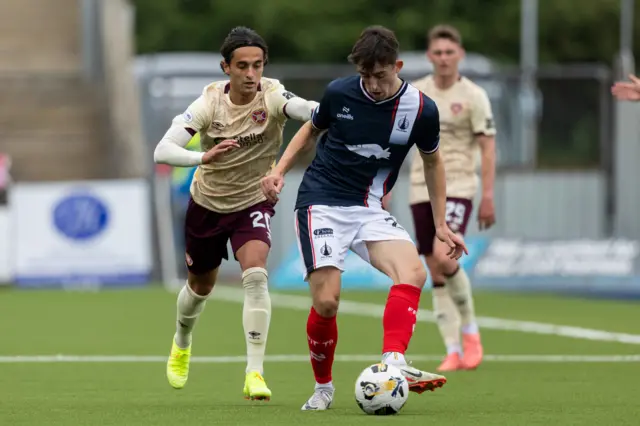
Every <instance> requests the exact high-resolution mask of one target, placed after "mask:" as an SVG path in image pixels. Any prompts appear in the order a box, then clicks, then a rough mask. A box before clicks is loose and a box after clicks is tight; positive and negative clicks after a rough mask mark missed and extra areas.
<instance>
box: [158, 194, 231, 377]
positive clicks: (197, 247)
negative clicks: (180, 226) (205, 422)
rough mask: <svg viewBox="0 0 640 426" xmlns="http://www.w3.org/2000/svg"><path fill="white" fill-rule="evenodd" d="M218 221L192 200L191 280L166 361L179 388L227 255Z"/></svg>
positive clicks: (188, 227) (188, 224) (188, 226)
mask: <svg viewBox="0 0 640 426" xmlns="http://www.w3.org/2000/svg"><path fill="white" fill-rule="evenodd" d="M219 220H220V217H219V215H217V214H216V213H214V212H211V211H209V210H207V209H205V208H204V207H201V206H199V205H197V204H195V203H194V202H193V201H191V200H190V202H189V207H188V209H187V214H186V218H185V246H186V264H187V268H188V277H187V283H186V284H185V286H184V287H183V288H182V289H181V290H180V293H179V294H178V300H177V319H176V333H175V335H174V338H173V343H172V347H171V354H170V356H169V360H168V362H167V379H168V380H169V384H170V385H171V386H172V387H174V388H176V389H181V388H183V387H184V385H185V384H186V382H187V379H188V377H189V363H190V359H191V340H192V332H193V329H194V327H195V325H196V322H197V319H198V317H199V316H200V314H201V313H202V311H203V310H204V307H205V305H206V301H207V299H208V297H209V295H210V294H211V291H212V290H213V286H214V285H215V282H216V277H217V274H218V267H219V266H220V264H221V263H222V259H223V258H226V256H227V251H226V250H227V249H226V241H227V237H226V235H224V234H223V233H222V231H221V229H220V228H218V222H219Z"/></svg>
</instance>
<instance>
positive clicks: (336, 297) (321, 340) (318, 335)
mask: <svg viewBox="0 0 640 426" xmlns="http://www.w3.org/2000/svg"><path fill="white" fill-rule="evenodd" d="M346 210H347V209H344V208H339V207H326V206H313V207H309V208H304V209H300V210H298V211H296V232H297V236H298V248H299V249H300V254H301V258H302V261H303V264H304V269H305V274H304V276H305V280H307V281H308V282H309V289H310V291H311V297H312V307H311V310H310V312H309V317H308V318H307V343H308V345H309V355H310V359H311V366H312V368H313V375H314V377H315V381H316V385H315V389H314V393H313V395H312V396H311V397H310V398H309V400H308V401H307V402H306V403H305V404H304V405H303V406H302V410H316V411H317V410H326V409H328V408H329V407H330V406H331V403H332V401H333V394H334V387H333V381H332V380H333V377H332V368H333V359H334V354H335V351H336V345H337V343H338V325H337V322H336V316H337V313H338V304H339V301H340V286H341V283H340V274H341V272H342V271H343V269H344V258H345V256H346V254H347V251H348V247H349V244H350V242H351V241H352V240H353V237H354V236H355V233H356V232H357V226H358V225H357V223H355V222H354V221H353V220H352V217H349V216H348V215H347V214H345V211H346Z"/></svg>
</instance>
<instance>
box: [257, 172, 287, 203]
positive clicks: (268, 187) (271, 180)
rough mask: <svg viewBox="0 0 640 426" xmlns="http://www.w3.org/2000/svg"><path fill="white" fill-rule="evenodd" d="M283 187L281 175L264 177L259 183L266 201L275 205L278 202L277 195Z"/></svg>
mask: <svg viewBox="0 0 640 426" xmlns="http://www.w3.org/2000/svg"><path fill="white" fill-rule="evenodd" d="M283 187H284V176H282V175H281V174H277V173H274V174H270V175H268V176H265V177H263V178H262V180H261V181H260V189H262V192H263V193H264V195H265V197H267V200H269V201H270V202H272V203H273V204H276V203H277V202H278V194H280V191H282V188H283Z"/></svg>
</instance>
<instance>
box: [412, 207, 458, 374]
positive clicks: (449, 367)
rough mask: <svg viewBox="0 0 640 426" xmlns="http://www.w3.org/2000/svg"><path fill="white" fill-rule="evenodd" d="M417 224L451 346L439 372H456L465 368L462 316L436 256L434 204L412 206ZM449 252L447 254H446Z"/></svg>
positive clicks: (437, 314)
mask: <svg viewBox="0 0 640 426" xmlns="http://www.w3.org/2000/svg"><path fill="white" fill-rule="evenodd" d="M411 213H412V216H413V223H414V226H415V234H416V241H417V246H418V253H420V254H422V255H424V257H425V260H426V263H427V267H428V268H429V273H430V274H431V281H432V286H433V287H432V291H431V297H432V300H433V312H434V315H435V318H436V324H437V325H438V330H439V331H440V335H441V336H442V340H443V341H444V344H445V346H446V349H447V356H446V357H445V358H444V360H443V361H442V363H441V364H440V366H439V367H438V368H437V370H438V371H454V370H458V369H460V368H462V347H461V344H460V315H459V313H458V309H457V307H456V305H455V303H454V302H453V299H452V298H451V296H450V294H449V292H448V291H447V288H446V285H445V284H446V277H445V275H444V272H443V271H442V269H441V267H440V262H439V261H437V259H436V258H435V256H434V241H435V240H436V237H435V236H436V228H435V225H434V223H433V211H432V210H431V203H429V202H426V203H419V204H414V205H412V206H411ZM445 254H446V253H445Z"/></svg>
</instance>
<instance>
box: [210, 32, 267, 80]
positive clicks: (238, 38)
mask: <svg viewBox="0 0 640 426" xmlns="http://www.w3.org/2000/svg"><path fill="white" fill-rule="evenodd" d="M247 46H255V47H259V48H260V49H262V51H263V52H264V64H265V65H266V64H267V62H268V59H269V47H268V46H267V42H265V41H264V39H263V38H262V37H261V36H260V34H258V33H257V32H255V31H254V30H252V29H251V28H247V27H235V28H233V29H232V30H231V31H229V34H227V37H226V38H225V39H224V42H222V46H221V47H220V54H221V55H222V57H223V58H224V61H225V62H226V63H227V64H231V58H232V57H233V52H234V51H235V50H236V49H239V48H241V47H247ZM220 67H222V64H220ZM223 71H224V68H223Z"/></svg>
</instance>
